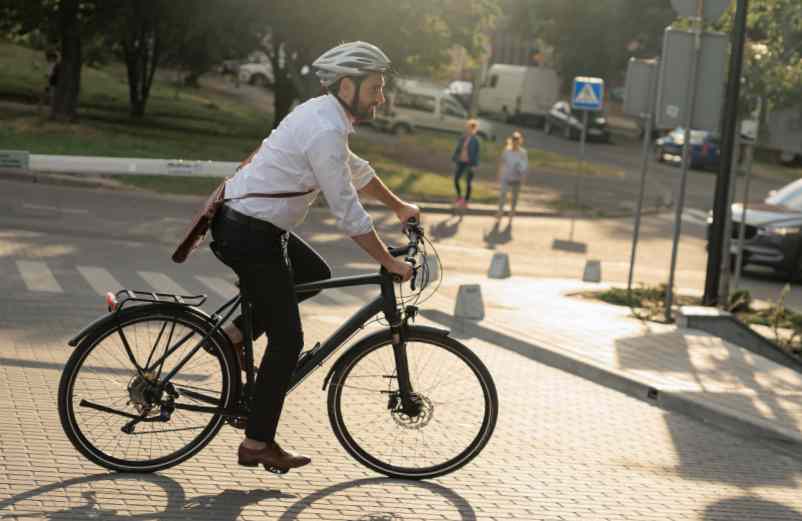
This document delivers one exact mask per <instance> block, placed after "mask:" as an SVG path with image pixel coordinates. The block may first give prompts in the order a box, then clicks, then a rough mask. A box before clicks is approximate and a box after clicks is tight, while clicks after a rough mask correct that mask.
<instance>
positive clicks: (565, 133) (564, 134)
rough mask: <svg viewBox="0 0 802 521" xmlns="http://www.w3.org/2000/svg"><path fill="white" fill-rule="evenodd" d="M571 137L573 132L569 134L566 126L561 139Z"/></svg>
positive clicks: (568, 128)
mask: <svg viewBox="0 0 802 521" xmlns="http://www.w3.org/2000/svg"><path fill="white" fill-rule="evenodd" d="M572 135H573V132H571V127H568V126H566V127H565V128H564V129H563V137H564V138H565V139H571V136H572Z"/></svg>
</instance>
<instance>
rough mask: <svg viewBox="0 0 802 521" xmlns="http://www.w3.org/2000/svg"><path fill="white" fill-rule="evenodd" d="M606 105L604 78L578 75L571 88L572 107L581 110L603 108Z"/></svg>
mask: <svg viewBox="0 0 802 521" xmlns="http://www.w3.org/2000/svg"><path fill="white" fill-rule="evenodd" d="M603 105H604V80H603V79H601V78H591V77H589V76H577V77H576V78H574V84H573V87H572V88H571V107H572V108H575V109H579V110H601V109H602V106H603Z"/></svg>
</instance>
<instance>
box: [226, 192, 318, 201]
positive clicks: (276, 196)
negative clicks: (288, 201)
mask: <svg viewBox="0 0 802 521" xmlns="http://www.w3.org/2000/svg"><path fill="white" fill-rule="evenodd" d="M312 192H314V190H307V191H306V192H279V193H273V194H264V193H252V194H245V195H241V196H239V197H224V198H223V202H226V201H236V200H237V199H247V198H248V197H265V198H271V199H282V198H285V197H299V196H302V195H307V194H311V193H312Z"/></svg>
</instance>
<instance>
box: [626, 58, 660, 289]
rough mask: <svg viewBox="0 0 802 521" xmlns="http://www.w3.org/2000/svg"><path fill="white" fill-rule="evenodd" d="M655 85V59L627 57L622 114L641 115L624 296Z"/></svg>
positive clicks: (643, 180)
mask: <svg viewBox="0 0 802 521" xmlns="http://www.w3.org/2000/svg"><path fill="white" fill-rule="evenodd" d="M656 88H657V62H656V61H655V60H636V59H634V58H630V60H629V64H628V66H627V78H626V88H625V89H624V113H625V114H627V115H630V116H635V117H639V118H642V119H643V121H644V123H645V125H644V130H643V147H642V151H641V169H640V188H639V190H638V203H637V205H636V208H635V217H634V221H635V222H634V227H633V233H632V250H631V252H630V255H629V274H628V275H627V299H630V298H631V294H632V275H633V273H634V272H635V255H636V252H637V248H638V237H639V236H640V219H641V212H642V210H643V194H644V192H645V189H646V171H647V170H648V166H649V144H650V143H651V141H652V123H653V121H654V102H655V96H656V92H655V90H656Z"/></svg>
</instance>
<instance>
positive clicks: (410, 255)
mask: <svg viewBox="0 0 802 521" xmlns="http://www.w3.org/2000/svg"><path fill="white" fill-rule="evenodd" d="M404 234H405V235H406V236H407V238H408V239H409V242H408V243H407V244H406V246H401V247H399V248H393V247H390V248H388V250H389V252H390V255H392V256H393V257H401V256H402V255H403V256H404V260H405V261H406V262H408V263H410V264H412V267H413V274H412V278H411V279H410V284H411V286H412V289H413V291H414V290H415V275H416V274H415V271H416V270H417V269H418V267H416V266H415V257H416V256H417V255H418V244H420V242H421V240H422V239H423V227H422V226H421V225H420V222H419V221H418V220H417V219H415V218H412V219H409V220H408V221H407V222H406V223H405V224H404ZM393 279H394V280H395V281H396V282H400V278H399V277H397V276H393Z"/></svg>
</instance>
